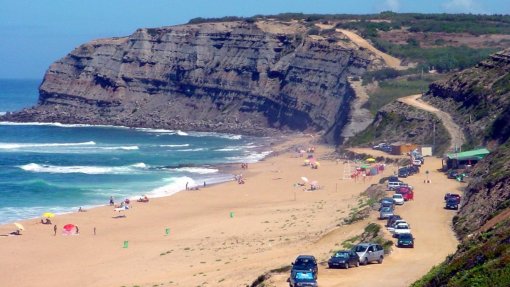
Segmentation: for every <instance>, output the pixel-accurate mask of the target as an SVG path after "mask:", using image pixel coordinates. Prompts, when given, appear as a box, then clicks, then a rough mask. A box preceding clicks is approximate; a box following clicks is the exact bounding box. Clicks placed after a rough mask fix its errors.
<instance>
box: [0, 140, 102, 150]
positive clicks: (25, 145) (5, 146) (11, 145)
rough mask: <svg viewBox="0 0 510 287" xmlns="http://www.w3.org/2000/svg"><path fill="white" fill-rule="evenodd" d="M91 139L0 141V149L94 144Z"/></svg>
mask: <svg viewBox="0 0 510 287" xmlns="http://www.w3.org/2000/svg"><path fill="white" fill-rule="evenodd" d="M95 144H96V143H95V142H93V141H88V142H81V143H0V149H22V148H34V147H72V146H89V145H95Z"/></svg>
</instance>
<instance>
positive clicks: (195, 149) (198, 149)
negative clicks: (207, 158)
mask: <svg viewBox="0 0 510 287" xmlns="http://www.w3.org/2000/svg"><path fill="white" fill-rule="evenodd" d="M204 150H207V149H206V148H188V149H177V150H175V151H204Z"/></svg>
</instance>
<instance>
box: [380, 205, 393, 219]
mask: <svg viewBox="0 0 510 287" xmlns="http://www.w3.org/2000/svg"><path fill="white" fill-rule="evenodd" d="M392 215H393V208H392V207H389V206H385V207H383V208H381V210H380V211H379V219H387V218H388V217H390V216H392Z"/></svg>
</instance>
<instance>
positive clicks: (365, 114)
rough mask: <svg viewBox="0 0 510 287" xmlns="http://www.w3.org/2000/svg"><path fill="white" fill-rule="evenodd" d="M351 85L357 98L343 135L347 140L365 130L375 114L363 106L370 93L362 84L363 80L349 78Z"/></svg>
mask: <svg viewBox="0 0 510 287" xmlns="http://www.w3.org/2000/svg"><path fill="white" fill-rule="evenodd" d="M349 85H350V86H351V87H352V89H353V90H354V93H355V94H356V98H355V99H354V101H353V103H352V105H351V111H350V113H349V121H348V123H347V125H346V126H345V127H344V130H343V131H342V137H343V138H344V140H347V139H348V138H350V137H353V136H355V135H356V134H358V133H359V132H361V131H363V130H365V129H366V128H367V127H368V126H369V125H370V124H371V123H372V121H373V120H374V116H373V115H372V114H371V113H370V111H369V110H368V109H366V108H363V106H364V105H365V104H366V103H367V102H368V100H369V98H368V94H367V92H366V90H365V87H364V86H363V85H362V84H361V80H359V81H353V80H349Z"/></svg>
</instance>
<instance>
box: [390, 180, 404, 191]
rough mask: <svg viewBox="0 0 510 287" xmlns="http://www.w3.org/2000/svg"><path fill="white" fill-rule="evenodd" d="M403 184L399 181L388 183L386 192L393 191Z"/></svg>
mask: <svg viewBox="0 0 510 287" xmlns="http://www.w3.org/2000/svg"><path fill="white" fill-rule="evenodd" d="M402 184H403V182H401V181H388V190H395V189H397V188H398V187H400V186H401V185H402Z"/></svg>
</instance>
